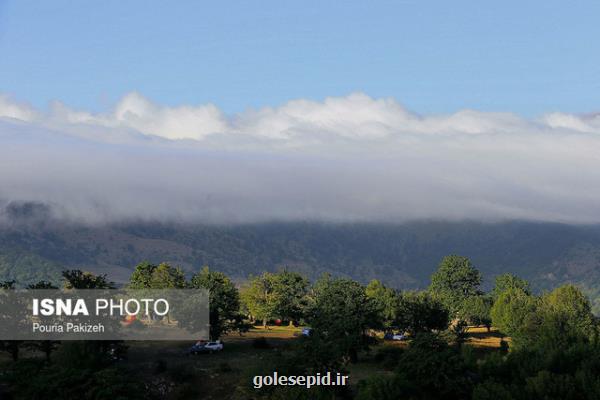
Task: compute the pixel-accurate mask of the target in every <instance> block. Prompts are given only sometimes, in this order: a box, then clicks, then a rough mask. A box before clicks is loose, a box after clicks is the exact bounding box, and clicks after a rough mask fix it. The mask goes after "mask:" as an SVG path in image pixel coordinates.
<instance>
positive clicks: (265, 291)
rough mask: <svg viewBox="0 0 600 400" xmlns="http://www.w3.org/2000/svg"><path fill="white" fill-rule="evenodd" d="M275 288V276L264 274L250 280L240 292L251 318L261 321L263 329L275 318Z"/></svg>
mask: <svg viewBox="0 0 600 400" xmlns="http://www.w3.org/2000/svg"><path fill="white" fill-rule="evenodd" d="M275 287H276V277H275V274H272V273H270V272H265V273H263V274H262V275H260V276H255V277H252V278H250V280H249V281H248V282H247V284H246V286H245V287H244V288H243V289H242V291H241V298H242V301H243V302H244V305H245V306H246V309H247V310H248V311H249V312H250V315H251V317H252V318H254V319H256V320H259V321H262V325H263V327H265V328H266V327H267V323H268V322H269V320H270V319H271V318H273V317H275V315H276V314H275V313H276V311H277V306H278V304H279V299H278V293H277V292H276V291H275Z"/></svg>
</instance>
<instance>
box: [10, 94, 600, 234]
mask: <svg viewBox="0 0 600 400" xmlns="http://www.w3.org/2000/svg"><path fill="white" fill-rule="evenodd" d="M599 199H600V115H593V114H592V115H574V114H566V113H552V114H548V115H544V116H542V117H540V118H538V119H536V120H527V119H523V118H521V117H519V116H517V115H514V114H510V113H488V112H477V111H472V110H464V111H460V112H457V113H455V114H451V115H433V116H420V115H417V114H415V113H412V112H409V111H407V110H406V109H405V108H404V107H402V106H401V105H400V104H399V103H398V102H396V101H395V100H393V99H373V98H370V97H368V96H366V95H364V94H360V93H358V94H351V95H349V96H346V97H337V98H328V99H326V100H325V101H323V102H314V101H308V100H294V101H290V102H288V103H287V104H284V105H282V106H279V107H274V108H263V109H260V110H250V111H247V112H244V113H240V114H237V115H234V116H226V115H224V114H223V113H222V112H221V111H220V110H219V109H218V108H217V107H215V106H214V105H199V106H181V107H165V106H161V105H158V104H155V103H153V102H151V101H150V100H148V99H146V98H144V97H142V96H141V95H139V94H137V93H132V94H129V95H127V96H125V97H124V98H123V99H122V100H121V101H120V102H119V103H118V104H117V105H116V106H115V107H114V109H113V110H112V111H111V112H108V113H102V114H94V113H90V112H85V111H77V110H73V109H70V108H69V107H67V106H65V105H63V104H61V103H55V104H52V105H51V107H50V111H48V112H42V111H39V110H36V109H34V108H32V107H29V106H27V105H24V104H19V103H18V102H15V101H14V100H12V99H10V98H8V97H6V96H0V207H1V204H4V205H6V204H9V203H11V202H12V204H15V202H16V203H22V202H39V203H45V204H48V205H50V207H51V210H52V213H53V214H54V216H56V217H59V218H65V219H70V220H78V221H85V222H89V223H99V222H114V221H122V220H124V219H144V220H154V219H157V220H177V221H203V222H252V221H262V220H274V219H275V220H297V219H319V220H333V221H347V220H353V221H404V220H410V219H419V218H440V219H451V220H457V219H465V218H468V219H482V220H497V219H532V220H544V221H560V222H570V223H598V222H600V201H599ZM4 214H5V215H6V212H4Z"/></svg>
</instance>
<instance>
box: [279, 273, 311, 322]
mask: <svg viewBox="0 0 600 400" xmlns="http://www.w3.org/2000/svg"><path fill="white" fill-rule="evenodd" d="M273 292H274V294H275V298H276V302H277V304H276V306H275V310H274V314H276V315H277V316H279V317H280V318H281V319H283V320H287V321H289V323H290V324H292V323H293V322H294V321H298V320H300V318H301V317H302V314H303V312H304V311H305V308H306V301H307V299H306V296H307V292H308V279H306V278H305V277H304V276H302V275H301V274H299V273H297V272H292V271H288V270H283V271H281V272H278V273H276V274H274V277H273Z"/></svg>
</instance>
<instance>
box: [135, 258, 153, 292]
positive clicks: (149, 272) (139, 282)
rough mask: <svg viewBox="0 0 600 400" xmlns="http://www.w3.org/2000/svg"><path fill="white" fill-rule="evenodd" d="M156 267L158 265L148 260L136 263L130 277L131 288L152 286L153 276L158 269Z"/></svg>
mask: <svg viewBox="0 0 600 400" xmlns="http://www.w3.org/2000/svg"><path fill="white" fill-rule="evenodd" d="M156 267H157V266H156V265H154V264H151V263H149V262H147V261H144V262H142V263H140V264H138V265H136V267H135V270H134V271H133V273H132V274H131V277H130V278H129V287H130V288H131V289H149V288H150V287H151V286H152V276H153V274H154V272H155V271H156Z"/></svg>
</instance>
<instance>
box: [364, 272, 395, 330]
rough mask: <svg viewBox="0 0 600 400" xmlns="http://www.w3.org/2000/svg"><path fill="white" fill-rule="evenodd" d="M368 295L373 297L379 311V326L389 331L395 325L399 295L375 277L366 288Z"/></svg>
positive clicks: (372, 299)
mask: <svg viewBox="0 0 600 400" xmlns="http://www.w3.org/2000/svg"><path fill="white" fill-rule="evenodd" d="M365 293H366V294H367V297H369V298H370V299H371V301H372V302H373V305H374V307H375V310H376V312H377V317H376V318H377V321H378V322H379V325H380V326H379V328H381V329H383V330H385V331H389V330H390V329H392V327H393V325H394V319H395V317H396V310H397V303H398V295H397V293H396V291H395V290H393V289H391V288H388V287H386V286H385V285H384V284H383V283H381V282H380V281H378V280H377V279H373V280H372V281H371V282H369V284H368V285H367V287H366V289H365Z"/></svg>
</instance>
